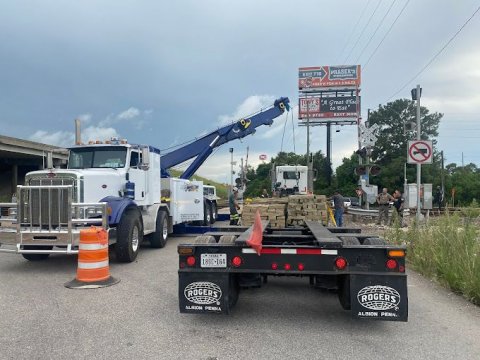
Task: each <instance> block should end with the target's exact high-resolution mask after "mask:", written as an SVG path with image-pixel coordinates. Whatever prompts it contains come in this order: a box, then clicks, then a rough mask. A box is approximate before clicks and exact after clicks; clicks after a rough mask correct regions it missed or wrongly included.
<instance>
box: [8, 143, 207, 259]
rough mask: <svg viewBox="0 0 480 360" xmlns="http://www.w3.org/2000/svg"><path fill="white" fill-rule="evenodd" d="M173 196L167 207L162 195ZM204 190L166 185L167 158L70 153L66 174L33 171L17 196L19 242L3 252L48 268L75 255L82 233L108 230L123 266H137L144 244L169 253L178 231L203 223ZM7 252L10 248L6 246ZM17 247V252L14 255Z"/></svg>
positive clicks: (142, 151) (117, 148)
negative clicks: (53, 257) (51, 259)
mask: <svg viewBox="0 0 480 360" xmlns="http://www.w3.org/2000/svg"><path fill="white" fill-rule="evenodd" d="M162 189H163V192H164V193H165V192H167V193H168V194H169V196H168V198H165V199H163V200H164V201H161V190H162ZM203 215H204V214H203V185H202V182H199V181H190V180H185V179H177V178H167V179H162V180H161V181H160V151H159V150H158V149H156V148H154V147H151V146H142V145H132V144H127V143H126V141H120V140H118V139H112V140H111V141H108V142H106V143H96V144H89V145H80V146H75V147H73V148H71V149H70V157H69V161H68V168H67V169H54V168H53V167H50V168H49V169H47V170H41V171H33V172H30V173H28V174H27V175H26V177H25V186H19V187H18V190H17V219H16V236H15V238H14V239H11V238H10V239H11V241H10V242H9V241H8V240H7V241H6V240H5V239H3V240H2V241H1V242H2V248H0V251H4V252H7V251H8V252H17V253H21V254H22V255H23V256H24V257H25V258H26V259H28V260H42V259H45V258H47V257H48V256H49V255H50V254H52V253H67V254H74V253H77V252H78V250H77V248H78V240H79V233H80V229H82V228H85V227H88V226H90V225H103V226H104V227H106V228H108V232H109V243H110V244H113V243H115V244H116V245H115V252H116V256H117V259H118V260H119V261H122V262H131V261H134V260H135V258H136V257H137V254H138V250H139V247H140V244H141V243H142V241H143V239H144V237H145V239H148V240H149V241H150V245H151V246H152V247H155V248H161V247H163V246H165V243H166V241H167V236H168V234H169V233H171V232H172V231H173V225H175V224H179V223H182V222H186V221H198V220H202V219H203ZM5 245H7V248H5V247H4V246H5ZM8 245H14V246H15V248H14V249H8Z"/></svg>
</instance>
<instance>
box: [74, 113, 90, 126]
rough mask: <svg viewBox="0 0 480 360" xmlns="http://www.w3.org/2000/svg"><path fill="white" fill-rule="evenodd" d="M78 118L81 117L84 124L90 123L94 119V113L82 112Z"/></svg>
mask: <svg viewBox="0 0 480 360" xmlns="http://www.w3.org/2000/svg"><path fill="white" fill-rule="evenodd" d="M77 119H79V120H80V121H81V122H82V123H84V124H88V123H89V122H90V121H91V120H92V114H89V113H86V114H80V115H78V116H77Z"/></svg>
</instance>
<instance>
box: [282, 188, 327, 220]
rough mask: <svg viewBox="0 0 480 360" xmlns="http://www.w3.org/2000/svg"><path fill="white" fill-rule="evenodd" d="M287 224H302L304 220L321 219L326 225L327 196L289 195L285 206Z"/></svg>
mask: <svg viewBox="0 0 480 360" xmlns="http://www.w3.org/2000/svg"><path fill="white" fill-rule="evenodd" d="M287 213H288V218H287V225H294V226H303V225H305V220H310V221H321V222H322V224H324V225H327V223H328V213H327V197H326V196H325V195H290V196H289V197H288V207H287Z"/></svg>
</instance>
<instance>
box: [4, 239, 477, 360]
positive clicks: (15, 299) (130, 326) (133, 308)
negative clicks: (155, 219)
mask: <svg viewBox="0 0 480 360" xmlns="http://www.w3.org/2000/svg"><path fill="white" fill-rule="evenodd" d="M182 240H185V238H171V239H170V240H169V242H168V244H167V246H166V248H164V249H159V250H154V249H150V248H148V247H146V248H143V249H142V251H141V252H140V254H139V256H138V259H137V261H136V262H135V263H132V264H119V263H116V262H115V260H114V259H112V266H111V272H112V274H113V275H114V276H115V277H118V278H120V279H121V282H120V283H119V284H117V285H115V286H113V287H110V288H104V289H97V290H71V289H67V288H65V287H64V286H63V284H64V283H65V282H67V281H69V280H71V279H73V278H74V276H75V269H76V268H75V266H76V258H75V257H68V256H63V255H53V256H51V257H50V259H49V260H47V261H45V262H40V263H39V262H37V263H34V262H28V261H26V260H24V259H23V258H22V257H21V256H20V255H18V256H17V255H11V254H0V359H77V358H78V359H85V358H96V359H107V358H113V359H134V358H135V359H209V360H213V359H276V358H280V359H477V360H478V359H480V341H479V340H480V308H479V307H476V306H474V305H472V304H470V303H469V302H467V301H465V300H464V299H462V298H461V297H459V296H456V295H454V294H452V293H450V292H449V291H447V290H445V289H443V288H441V287H439V286H437V285H435V284H433V283H432V282H431V281H429V280H427V279H425V278H423V277H421V276H419V275H417V274H415V273H412V272H410V273H409V304H410V320H409V322H408V323H396V322H375V321H368V320H353V319H351V318H350V316H349V312H346V311H343V310H342V309H341V307H340V304H339V303H338V300H337V296H336V295H335V294H331V293H325V292H321V291H320V290H317V289H314V288H310V287H309V285H308V280H307V279H295V278H271V279H270V280H269V283H268V284H267V285H265V286H264V287H263V288H262V289H255V290H248V291H244V292H242V293H241V294H240V299H239V302H238V304H237V306H236V308H235V309H234V312H233V314H232V315H230V316H224V315H210V316H209V315H186V314H180V313H179V311H178V302H177V256H176V245H177V244H178V243H180V242H182Z"/></svg>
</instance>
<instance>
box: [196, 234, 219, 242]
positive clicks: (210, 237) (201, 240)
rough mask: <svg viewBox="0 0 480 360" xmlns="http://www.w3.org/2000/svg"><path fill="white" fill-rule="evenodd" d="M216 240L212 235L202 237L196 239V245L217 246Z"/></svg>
mask: <svg viewBox="0 0 480 360" xmlns="http://www.w3.org/2000/svg"><path fill="white" fill-rule="evenodd" d="M216 243H217V242H216V241H215V238H214V237H213V236H211V235H200V236H197V237H196V238H195V244H216Z"/></svg>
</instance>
